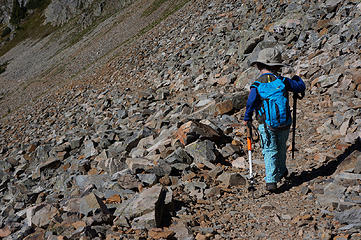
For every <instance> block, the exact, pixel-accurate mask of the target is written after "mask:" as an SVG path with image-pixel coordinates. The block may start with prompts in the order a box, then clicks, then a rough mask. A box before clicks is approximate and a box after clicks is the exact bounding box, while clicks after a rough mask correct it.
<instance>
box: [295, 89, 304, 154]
mask: <svg viewBox="0 0 361 240" xmlns="http://www.w3.org/2000/svg"><path fill="white" fill-rule="evenodd" d="M304 96H305V93H301V95H298V93H293V110H292V111H293V112H292V118H293V123H292V160H294V159H295V148H296V140H295V139H296V112H297V99H302V98H303V97H304Z"/></svg>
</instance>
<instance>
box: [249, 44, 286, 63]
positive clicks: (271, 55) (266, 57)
mask: <svg viewBox="0 0 361 240" xmlns="http://www.w3.org/2000/svg"><path fill="white" fill-rule="evenodd" d="M256 63H262V64H264V65H267V66H271V67H274V66H278V67H286V66H287V65H286V64H284V63H282V56H281V53H280V52H279V51H278V50H277V49H276V48H265V49H262V50H261V51H260V52H259V53H258V56H257V59H255V60H253V61H252V62H251V66H253V65H255V64H256Z"/></svg>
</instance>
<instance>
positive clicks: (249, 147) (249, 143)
mask: <svg viewBox="0 0 361 240" xmlns="http://www.w3.org/2000/svg"><path fill="white" fill-rule="evenodd" d="M247 148H248V151H252V140H251V138H247Z"/></svg>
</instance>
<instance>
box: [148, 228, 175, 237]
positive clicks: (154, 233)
mask: <svg viewBox="0 0 361 240" xmlns="http://www.w3.org/2000/svg"><path fill="white" fill-rule="evenodd" d="M174 235H175V232H173V231H172V230H169V229H168V228H152V229H150V230H149V232H148V236H149V237H151V238H153V239H168V238H170V237H172V236H174Z"/></svg>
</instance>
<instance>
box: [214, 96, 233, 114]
mask: <svg viewBox="0 0 361 240" xmlns="http://www.w3.org/2000/svg"><path fill="white" fill-rule="evenodd" d="M232 110H233V103H232V101H231V100H226V101H224V102H220V103H217V104H216V114H217V115H223V114H225V113H229V112H230V111H232Z"/></svg>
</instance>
